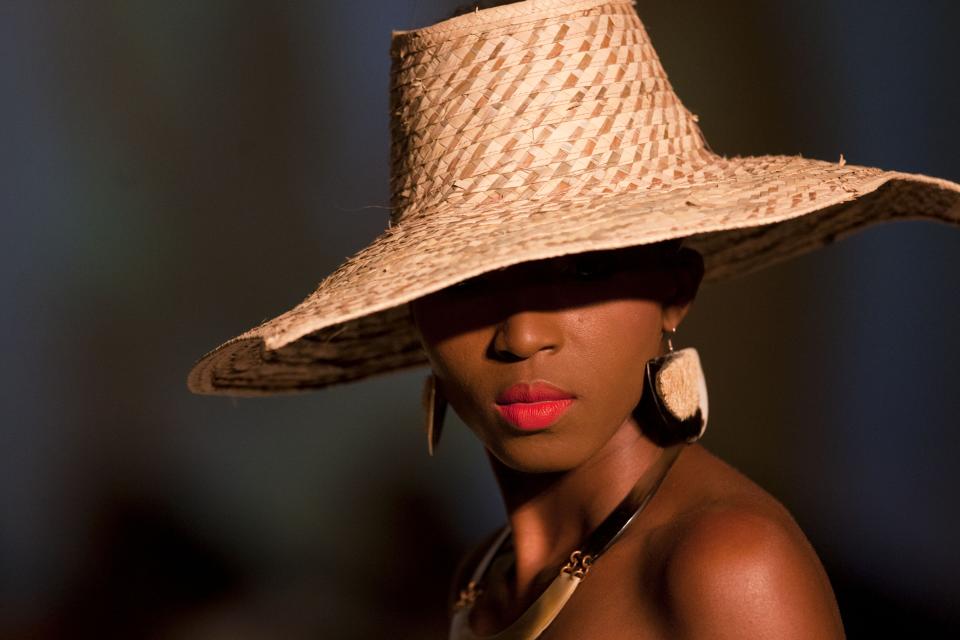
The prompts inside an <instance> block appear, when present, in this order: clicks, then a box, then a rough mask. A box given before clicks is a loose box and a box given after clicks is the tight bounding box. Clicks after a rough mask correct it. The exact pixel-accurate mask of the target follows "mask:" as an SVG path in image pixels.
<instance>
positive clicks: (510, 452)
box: [487, 432, 592, 473]
mask: <svg viewBox="0 0 960 640" xmlns="http://www.w3.org/2000/svg"><path fill="white" fill-rule="evenodd" d="M557 435H558V434H554V433H548V432H544V433H536V434H531V435H522V436H517V437H514V438H511V439H510V440H509V441H506V442H504V441H501V442H498V443H495V444H494V443H488V444H487V450H488V451H490V453H491V455H493V456H494V457H495V458H496V459H497V460H499V461H500V462H501V463H502V464H503V465H505V466H507V467H509V468H510V469H513V470H514V471H519V472H521V473H558V472H563V471H569V470H571V469H575V468H576V467H579V466H580V465H581V464H583V463H584V462H585V461H586V460H587V459H588V458H589V457H590V454H591V453H592V452H591V451H585V450H584V448H583V447H579V446H576V445H575V443H572V442H569V441H565V439H564V438H560V437H557Z"/></svg>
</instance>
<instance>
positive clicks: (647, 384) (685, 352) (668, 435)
mask: <svg viewBox="0 0 960 640" xmlns="http://www.w3.org/2000/svg"><path fill="white" fill-rule="evenodd" d="M676 331H677V330H676V329H669V330H664V332H663V335H664V338H666V340H667V353H665V354H664V355H662V356H659V357H657V358H653V359H652V360H650V361H648V362H647V367H646V376H645V380H644V388H643V397H642V398H641V400H640V405H639V406H638V407H637V410H638V413H639V414H640V415H639V417H640V418H641V419H642V422H641V424H643V425H644V428H645V430H646V431H647V435H648V436H649V437H650V439H651V440H653V441H654V442H656V443H657V444H659V445H661V446H667V445H669V444H673V443H674V442H677V441H679V440H685V441H686V442H688V443H693V442H696V441H697V440H699V439H700V437H701V436H703V433H704V431H706V429H707V414H708V412H709V406H708V402H707V383H706V379H705V378H704V376H703V369H702V368H701V366H700V355H699V354H698V353H697V350H696V349H694V348H692V347H687V348H685V349H680V350H678V351H674V349H673V336H674V334H675V333H676Z"/></svg>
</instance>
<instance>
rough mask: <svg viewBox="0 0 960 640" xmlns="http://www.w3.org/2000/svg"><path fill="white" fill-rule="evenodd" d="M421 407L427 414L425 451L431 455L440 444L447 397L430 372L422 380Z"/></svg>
mask: <svg viewBox="0 0 960 640" xmlns="http://www.w3.org/2000/svg"><path fill="white" fill-rule="evenodd" d="M423 409H424V411H425V412H426V414H427V423H426V426H427V453H428V454H429V455H431V456H432V455H433V453H434V451H436V450H437V445H438V444H440V433H441V432H442V431H443V418H444V416H445V415H446V413H447V399H446V397H445V396H444V395H443V391H441V390H440V387H439V385H438V384H437V377H436V376H435V375H433V374H432V373H431V374H430V375H428V376H427V379H426V380H424V381H423Z"/></svg>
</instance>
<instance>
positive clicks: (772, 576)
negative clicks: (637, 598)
mask: <svg viewBox="0 0 960 640" xmlns="http://www.w3.org/2000/svg"><path fill="white" fill-rule="evenodd" d="M704 454H705V456H709V458H708V457H703V458H702V462H701V463H700V466H701V469H699V470H698V471H700V472H702V473H704V474H705V477H707V478H711V477H712V479H713V480H714V483H713V485H714V488H712V489H710V490H709V491H707V492H706V493H704V494H702V495H700V496H698V497H699V499H697V500H692V501H691V503H690V504H691V506H690V508H689V509H687V510H685V511H682V512H680V513H679V514H678V517H677V518H676V519H675V521H674V524H673V525H671V526H670V532H669V533H670V535H669V536H668V537H667V539H668V540H669V542H668V543H667V544H668V548H667V549H665V553H664V555H663V560H664V562H663V565H662V566H663V574H662V577H663V581H664V582H663V589H664V591H663V593H664V595H665V598H666V600H667V603H666V604H667V605H668V611H669V617H670V625H671V627H672V628H673V629H674V630H675V637H678V638H707V637H709V638H738V639H750V638H778V639H781V640H789V639H791V638H824V639H830V638H843V637H844V634H843V625H842V623H841V621H840V615H839V612H838V610H837V605H836V600H835V598H834V595H833V590H832V589H831V587H830V582H829V579H828V578H827V575H826V573H825V571H824V570H823V566H822V565H821V564H820V560H819V559H818V558H817V554H816V552H815V551H814V550H813V547H812V546H811V545H810V543H809V541H808V540H807V538H806V536H804V534H803V532H802V531H801V530H800V528H799V526H797V524H796V522H795V521H794V519H793V518H792V517H791V516H790V514H789V512H788V511H787V510H786V509H785V508H784V507H783V506H782V505H781V504H780V503H779V502H778V501H777V500H776V499H774V498H773V497H772V496H770V495H769V494H768V493H767V492H765V491H763V490H762V489H761V488H760V487H758V486H757V485H755V484H754V483H752V482H751V481H749V480H748V479H747V478H746V477H744V476H742V475H740V474H739V473H738V472H736V470H734V469H732V468H731V467H729V466H727V465H725V463H723V462H722V461H720V460H719V459H717V458H715V457H713V456H712V455H711V454H709V453H707V452H705V451H703V450H701V452H700V453H698V454H695V455H693V456H691V459H692V461H691V464H694V463H696V461H697V458H698V457H700V456H704ZM711 458H712V460H711ZM701 477H704V476H701ZM717 486H719V487H720V488H719V489H717V488H715V487H717Z"/></svg>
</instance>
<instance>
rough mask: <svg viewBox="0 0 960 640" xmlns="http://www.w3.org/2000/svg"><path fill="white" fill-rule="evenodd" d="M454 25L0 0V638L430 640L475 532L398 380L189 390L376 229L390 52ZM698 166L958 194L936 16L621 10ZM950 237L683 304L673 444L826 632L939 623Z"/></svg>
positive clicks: (492, 498)
mask: <svg viewBox="0 0 960 640" xmlns="http://www.w3.org/2000/svg"><path fill="white" fill-rule="evenodd" d="M459 4H462V2H460V1H459V0H451V1H449V2H446V1H443V0H420V1H414V0H391V1H387V0H367V1H365V2H306V1H302V2H296V1H293V0H287V1H280V0H278V1H275V2H241V1H235V0H208V1H204V2H161V1H146V0H128V1H124V2H119V1H114V2H108V1H93V2H84V3H79V2H60V1H54V0H19V1H18V0H2V1H0V205H2V216H3V218H2V220H3V233H2V236H0V237H2V251H0V287H2V289H0V295H2V299H3V303H2V305H0V340H2V353H3V362H2V367H0V375H2V381H0V394H2V395H0V398H2V412H3V413H2V417H0V421H2V430H0V434H2V447H0V469H2V474H3V475H2V478H0V500H2V502H0V505H2V511H0V513H2V516H0V517H2V520H0V554H2V555H0V637H3V638H41V639H46V638H85V637H97V638H135V637H149V638H198V639H208V638H240V639H247V638H250V639H254V638H255V639H260V638H280V637H282V638H384V637H390V638H431V637H433V638H440V637H444V634H445V621H444V597H445V593H446V590H447V587H448V581H449V578H450V574H451V572H452V570H453V566H454V564H455V562H456V560H457V559H458V558H459V556H460V554H462V553H463V552H464V551H465V550H466V549H467V548H468V547H469V546H470V545H472V544H475V543H476V542H477V541H478V540H479V539H480V538H481V537H482V536H483V535H485V534H486V533H487V532H488V531H490V530H491V529H493V528H494V527H497V526H499V525H500V524H501V523H502V521H503V511H502V507H501V504H500V500H499V495H498V493H497V490H496V487H495V485H494V483H493V480H492V478H491V476H490V474H489V470H488V468H487V464H486V460H485V458H484V455H483V451H482V450H481V449H480V447H479V446H478V445H477V444H476V443H475V442H473V440H472V439H471V436H470V435H469V434H468V432H467V431H466V428H465V427H464V426H463V425H462V424H461V423H460V422H459V421H458V419H457V418H456V417H454V416H451V417H450V418H449V419H448V423H447V430H446V433H445V435H444V440H443V442H442V443H441V445H440V449H439V452H438V456H437V457H436V458H433V459H428V457H427V454H426V446H425V442H424V438H423V430H422V427H421V424H422V417H421V413H420V405H419V393H420V385H421V381H422V378H423V375H424V372H422V371H415V372H406V373H402V374H396V375H391V376H385V377H381V378H378V379H374V380H370V381H368V382H363V383H359V384H355V385H351V386H343V387H337V388H334V389H330V390H327V391H323V392H319V393H309V394H303V395H299V396H292V397H281V398H270V399H258V400H249V399H248V400H233V399H228V398H212V397H196V396H192V395H190V394H189V393H188V392H187V391H186V388H185V382H184V380H185V376H186V373H187V370H188V369H189V368H190V366H191V364H192V363H193V362H194V360H195V359H196V358H197V357H199V356H200V355H201V354H202V353H204V352H205V351H207V350H208V349H210V348H212V347H214V346H216V345H217V344H219V343H221V342H222V341H223V340H225V339H227V338H229V337H232V336H234V335H236V334H238V333H240V332H242V331H244V330H246V329H247V328H249V327H251V326H254V325H255V324H257V323H259V322H260V321H261V320H263V319H265V318H267V317H271V316H273V315H276V314H278V313H280V312H282V311H284V310H286V309H287V308H289V307H290V306H292V305H293V304H295V303H297V302H299V301H300V300H301V299H302V298H303V297H304V296H305V295H306V294H307V293H309V292H310V291H312V289H313V287H314V286H315V285H316V283H317V282H318V281H319V280H320V279H321V278H322V277H323V276H324V275H325V274H327V273H328V272H330V271H331V270H332V269H333V268H334V267H336V266H337V265H338V264H339V263H340V262H341V261H342V260H343V259H344V257H346V256H347V255H350V254H352V253H353V252H354V251H356V250H358V249H360V248H361V247H363V246H364V245H365V244H366V243H367V242H369V241H370V240H371V239H372V238H373V237H374V236H375V235H377V234H378V233H379V232H380V231H381V230H382V229H383V228H384V226H385V224H386V220H387V211H386V209H385V208H384V207H385V205H387V203H388V192H387V173H388V168H387V153H388V129H387V126H388V120H387V118H388V116H387V114H388V110H387V73H388V64H389V61H388V54H387V52H388V47H389V39H390V30H391V29H394V28H397V29H400V28H411V27H417V26H423V25H426V24H429V23H431V22H434V21H436V20H439V19H441V18H443V17H445V16H447V15H448V14H449V13H450V12H451V11H452V10H453V8H454V7H456V6H457V5H459ZM638 9H639V12H640V15H641V17H642V18H643V20H644V21H645V24H646V25H647V28H648V31H649V32H650V34H651V37H652V38H653V41H654V44H655V46H656V47H657V49H658V51H659V53H660V56H661V58H662V60H663V63H664V65H665V67H666V69H667V71H668V72H669V73H670V77H671V80H672V82H673V84H674V86H675V88H676V90H677V92H678V93H679V95H680V96H681V97H682V98H683V100H684V101H685V103H686V104H687V106H688V107H689V108H690V109H691V110H692V111H694V112H695V113H697V114H699V115H700V123H701V125H702V127H703V129H704V131H705V133H706V135H707V138H708V139H709V140H710V142H711V144H712V146H713V148H714V149H715V150H716V151H718V152H720V153H723V154H726V155H731V156H732V155H749V154H762V153H787V154H794V153H802V154H803V155H804V156H807V157H815V158H821V159H826V160H837V159H839V157H840V154H841V153H842V154H844V156H845V158H846V159H847V161H848V162H851V163H856V164H866V165H876V166H881V167H884V168H891V169H899V170H904V171H912V172H922V173H927V174H932V175H936V176H940V177H945V178H949V179H953V180H960V156H958V153H957V149H958V147H960V120H958V118H957V114H958V113H960V82H958V81H957V71H956V69H957V66H958V63H960V38H958V37H957V27H956V25H957V24H958V21H960V4H958V3H956V2H954V1H953V0H939V1H934V0H928V1H921V2H912V3H904V2H899V1H896V0H874V1H873V2H870V3H863V2H859V1H857V0H830V1H828V0H790V1H785V0H781V1H776V2H771V1H769V0H762V1H761V0H744V1H741V2H737V3H730V2H692V1H674V2H654V1H652V0H641V1H640V2H639V5H638ZM958 294H960V230H957V229H951V228H948V227H945V226H937V225H934V224H932V223H922V222H910V223H901V224H897V225H890V226H883V227H878V228H874V229H871V230H868V231H866V232H863V233H862V234H860V235H859V236H857V237H855V238H852V239H850V240H847V241H845V242H843V243H840V244H838V245H836V246H833V247H830V248H827V249H824V250H822V251H820V252H818V253H816V254H813V255H809V256H805V257H802V258H799V259H796V260H793V261H790V262H787V263H784V264H781V265H778V266H776V267H773V268H770V269H768V270H766V271H764V272H762V273H758V274H755V275H751V276H746V277H743V278H740V279H738V280H735V281H732V282H729V283H724V284H719V285H712V286H708V287H706V288H705V289H704V290H703V292H702V295H701V298H700V300H699V301H698V303H697V306H696V309H695V310H694V312H693V313H692V314H691V316H690V318H689V319H688V322H687V323H686V325H685V326H684V327H683V328H682V330H681V332H680V335H679V342H680V344H682V345H684V346H686V345H694V346H696V347H697V348H698V349H699V350H700V353H701V357H702V359H703V361H704V367H705V369H706V373H707V376H708V382H709V384H710V389H711V405H712V406H711V409H712V411H711V421H712V422H711V428H710V430H709V432H708V434H707V436H706V437H705V440H704V444H705V445H706V446H707V447H708V448H709V449H711V450H713V451H714V452H716V453H718V454H719V455H721V456H722V457H723V458H724V459H726V460H728V461H729V462H730V463H732V464H733V465H735V466H736V467H737V468H739V469H740V470H742V471H743V472H745V473H746V474H747V475H749V476H750V477H752V478H753V479H755V480H756V481H757V482H759V483H760V484H761V485H762V486H764V487H765V488H767V489H768V490H769V491H770V492H771V493H773V494H774V495H775V496H776V497H777V498H779V499H780V500H781V501H782V502H783V503H784V504H785V505H786V506H787V507H788V508H789V509H790V510H791V511H792V512H793V514H794V515H795V517H796V519H797V520H798V522H799V524H800V525H801V527H802V528H803V529H804V531H805V532H806V533H807V534H808V536H809V537H810V539H811V541H812V542H813V544H814V546H815V548H816V549H817V551H818V552H819V554H820V556H821V558H822V559H823V561H824V564H825V566H826V567H827V570H828V573H829V574H830V577H831V580H832V581H833V584H834V587H835V590H836V593H837V597H838V599H839V603H840V606H841V609H842V613H843V617H844V621H845V624H846V627H847V631H848V634H849V636H850V637H851V638H869V637H873V636H874V635H876V634H877V633H878V632H879V631H886V632H887V633H893V634H902V635H904V636H906V635H907V634H909V636H910V637H924V638H935V637H956V634H957V631H958V630H960V614H958V610H960V609H958V605H960V583H958V582H957V580H956V576H957V575H958V573H960V552H958V550H957V545H956V540H957V539H958V538H960V508H958V501H957V498H956V495H957V489H958V487H960V465H958V464H957V460H958V458H960V438H958V436H957V429H956V427H957V416H958V415H960V393H958V391H957V389H956V386H957V383H958V381H960V375H958V358H960V332H958V331H957V328H958V325H960V295H958Z"/></svg>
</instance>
